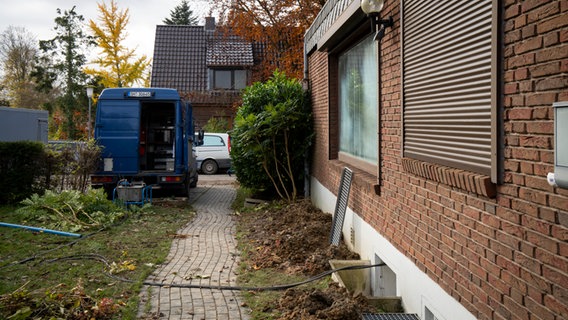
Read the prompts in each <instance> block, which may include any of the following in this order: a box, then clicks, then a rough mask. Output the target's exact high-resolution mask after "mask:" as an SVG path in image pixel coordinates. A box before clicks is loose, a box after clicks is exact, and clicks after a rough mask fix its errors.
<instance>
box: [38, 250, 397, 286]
mask: <svg viewBox="0 0 568 320" xmlns="http://www.w3.org/2000/svg"><path fill="white" fill-rule="evenodd" d="M82 259H92V260H97V261H100V262H102V263H104V264H105V265H106V266H107V267H109V266H110V263H109V262H108V260H106V258H105V257H103V256H101V255H98V254H84V255H74V256H67V257H61V258H55V259H51V260H47V261H46V262H48V263H52V262H56V261H61V260H82ZM385 265H386V264H385V263H378V264H371V265H357V266H346V267H341V268H337V269H332V270H328V271H325V272H322V273H320V274H318V275H315V276H313V277H311V278H308V279H306V280H304V281H300V282H295V283H291V284H283V285H276V286H270V287H246V286H221V285H217V286H215V285H201V284H190V283H181V284H177V283H159V282H150V281H143V282H142V284H143V285H146V286H153V287H171V288H189V289H212V290H230V291H258V292H260V291H280V290H287V289H290V288H293V287H297V286H301V285H304V284H307V283H310V282H313V281H316V280H319V279H321V278H323V277H326V276H328V275H330V274H332V273H335V272H339V271H344V270H359V269H367V268H374V267H381V266H385ZM104 274H105V275H106V276H107V277H109V278H111V279H114V280H117V281H122V282H128V283H135V282H137V281H134V280H130V279H126V278H122V277H118V276H115V275H113V274H111V273H108V272H105V273H104Z"/></svg>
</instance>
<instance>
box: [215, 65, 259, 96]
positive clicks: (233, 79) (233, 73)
mask: <svg viewBox="0 0 568 320" xmlns="http://www.w3.org/2000/svg"><path fill="white" fill-rule="evenodd" d="M208 69H209V70H208V71H209V72H208V75H209V81H208V85H209V90H234V91H238V90H243V89H244V88H246V86H247V85H248V83H249V78H250V76H249V72H248V70H247V69H243V68H213V67H209V68H208ZM238 71H243V72H244V75H245V79H244V84H245V86H244V87H243V88H236V87H235V84H237V82H238V81H237V77H236V73H237V72H238ZM217 72H230V77H231V79H230V82H231V87H230V88H222V87H216V80H217Z"/></svg>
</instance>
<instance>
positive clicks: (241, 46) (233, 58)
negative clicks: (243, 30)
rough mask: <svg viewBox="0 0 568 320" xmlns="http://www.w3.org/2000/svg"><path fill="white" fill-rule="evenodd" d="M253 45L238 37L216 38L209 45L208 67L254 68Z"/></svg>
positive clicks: (220, 36) (221, 36)
mask: <svg viewBox="0 0 568 320" xmlns="http://www.w3.org/2000/svg"><path fill="white" fill-rule="evenodd" d="M253 64H254V59H253V54H252V44H251V43H250V42H246V41H244V40H242V39H240V38H238V37H236V36H223V35H219V36H215V37H212V38H211V39H210V40H209V42H208V44H207V66H209V67H212V66H227V67H228V66H252V65H253Z"/></svg>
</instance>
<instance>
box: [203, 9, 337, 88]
mask: <svg viewBox="0 0 568 320" xmlns="http://www.w3.org/2000/svg"><path fill="white" fill-rule="evenodd" d="M325 2H326V1H325V0H315V1H308V0H222V1H213V2H212V6H213V7H214V8H215V9H216V10H217V11H218V12H219V13H220V14H219V15H220V20H221V21H220V22H221V23H222V24H224V25H225V26H227V27H228V28H229V30H231V32H232V33H233V34H235V35H237V36H240V37H242V38H243V39H245V40H248V41H251V42H253V43H254V44H255V45H257V46H259V48H260V49H261V50H260V51H261V55H262V56H261V57H260V59H261V63H260V65H259V66H258V69H257V70H256V71H257V72H256V76H255V79H254V80H266V79H268V78H269V77H270V76H271V75H272V74H273V72H274V70H276V69H278V70H280V71H281V72H284V73H285V74H286V75H288V76H289V77H293V78H297V79H301V78H302V76H303V74H302V70H303V51H304V47H303V43H304V33H305V32H306V30H307V28H309V27H310V25H311V24H312V22H313V20H314V19H315V17H316V16H317V14H318V13H319V11H320V10H321V8H322V7H323V5H324V4H325Z"/></svg>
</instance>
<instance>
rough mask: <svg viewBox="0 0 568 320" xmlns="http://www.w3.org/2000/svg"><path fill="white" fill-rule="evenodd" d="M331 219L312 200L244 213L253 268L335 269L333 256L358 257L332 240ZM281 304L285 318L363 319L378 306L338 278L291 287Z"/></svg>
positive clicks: (242, 221)
mask: <svg viewBox="0 0 568 320" xmlns="http://www.w3.org/2000/svg"><path fill="white" fill-rule="evenodd" d="M331 224H332V217H331V215H330V214H326V213H323V212H322V211H321V210H319V209H317V208H315V207H313V206H312V205H311V203H310V202H309V201H300V202H296V203H293V204H282V205H281V206H280V207H274V206H270V207H269V208H266V209H262V208H261V209H259V210H256V211H254V212H250V213H245V214H242V215H241V216H240V218H239V223H238V225H239V228H240V229H241V230H246V234H247V236H246V241H247V242H249V243H250V244H251V246H252V248H254V249H253V250H252V252H251V253H250V257H249V261H250V262H251V267H252V268H254V269H261V268H274V269H279V270H282V271H284V272H286V273H290V274H298V273H301V274H304V275H308V276H313V275H316V274H320V273H322V272H324V271H327V270H330V266H329V260H332V259H345V260H352V259H359V256H358V255H357V254H355V253H353V252H351V251H349V249H348V248H347V247H346V246H345V244H343V243H341V244H340V245H339V246H332V245H330V244H329V238H330V233H331ZM278 310H279V312H280V313H281V314H282V316H281V317H280V318H279V319H283V320H288V319H306V320H309V319H361V312H373V311H374V310H372V309H371V308H370V307H369V306H368V305H367V302H366V300H365V299H364V298H363V297H361V296H358V297H353V296H352V295H351V294H350V293H349V292H348V291H347V290H346V289H345V288H341V287H339V286H338V285H336V284H334V283H332V284H331V285H330V286H329V288H327V289H325V290H314V289H310V290H308V289H301V288H295V289H289V290H287V291H286V293H285V294H284V296H283V297H282V298H281V299H280V301H278Z"/></svg>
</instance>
